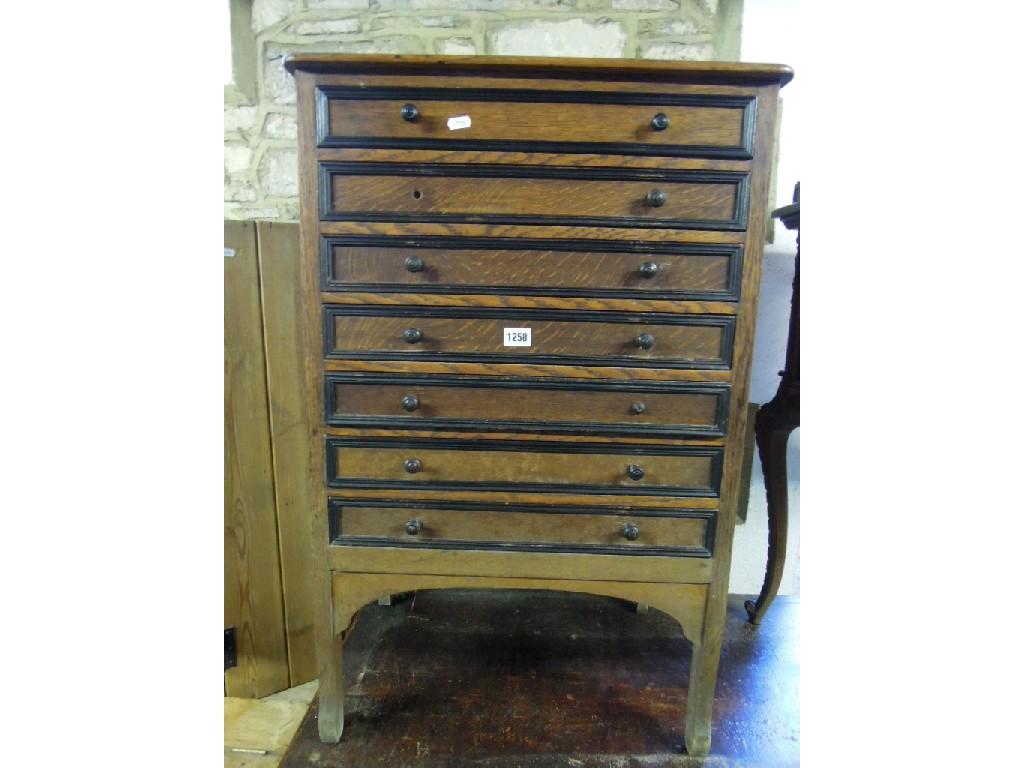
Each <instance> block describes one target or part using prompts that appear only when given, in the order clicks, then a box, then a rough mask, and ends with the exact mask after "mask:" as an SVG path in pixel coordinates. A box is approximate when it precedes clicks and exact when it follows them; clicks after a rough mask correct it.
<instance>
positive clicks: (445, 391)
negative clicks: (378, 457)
mask: <svg viewBox="0 0 1024 768" xmlns="http://www.w3.org/2000/svg"><path fill="white" fill-rule="evenodd" d="M728 395H729V387H728V386H722V385H714V384H675V383H672V384H667V383H645V384H638V383H621V382H592V381H561V382H559V381H554V382H553V381H544V380H531V379H504V378H494V377H459V376H444V375H436V376H429V377H422V376H388V375H378V374H361V373H330V372H328V373H327V374H325V398H324V399H325V404H326V420H327V423H328V424H329V425H331V426H353V427H358V426H379V427H387V428H396V429H423V428H437V429H467V430H473V431H481V430H484V431H486V430H494V431H502V432H508V431H530V432H542V433H560V432H561V433H566V432H568V433H602V432H604V433H610V434H634V435H641V436H645V435H652V434H662V435H666V436H673V437H678V436H683V435H693V436H700V437H721V436H723V435H724V434H725V429H726V413H727V408H728V402H729V400H728Z"/></svg>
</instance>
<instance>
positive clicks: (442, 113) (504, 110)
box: [328, 91, 743, 147]
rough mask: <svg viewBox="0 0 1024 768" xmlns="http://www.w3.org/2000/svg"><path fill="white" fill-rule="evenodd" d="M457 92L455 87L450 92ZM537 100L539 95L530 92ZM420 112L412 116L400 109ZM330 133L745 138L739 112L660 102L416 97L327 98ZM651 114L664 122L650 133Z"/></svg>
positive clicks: (669, 140) (591, 139)
mask: <svg viewBox="0 0 1024 768" xmlns="http://www.w3.org/2000/svg"><path fill="white" fill-rule="evenodd" d="M453 93H457V91H453ZM534 98H542V97H539V96H537V95H536V94H535V95H534ZM408 103H412V104H413V105H414V106H415V107H416V108H417V110H418V113H419V114H418V116H417V118H416V119H415V120H413V121H408V120H405V119H403V118H402V115H401V111H402V107H403V106H404V105H406V104H408ZM328 113H329V121H330V123H329V131H328V136H330V137H353V138H357V137H387V138H406V139H445V140H451V141H465V140H471V141H472V140H488V139H491V140H502V141H551V142H572V141H577V142H587V143H599V142H615V143H644V144H652V145H656V146H668V147H671V146H686V145H692V146H704V147H735V146H737V145H739V144H740V142H741V137H742V123H743V110H742V109H737V108H735V107H733V108H723V107H718V108H716V107H698V106H674V105H673V106H661V105H657V104H651V105H638V104H583V103H575V104H574V103H544V102H542V101H540V102H516V101H506V102H501V101H470V100H457V101H450V100H440V99H433V98H431V99H422V98H417V94H416V93H415V92H412V93H410V94H408V97H407V98H402V99H396V100H386V99H374V100H356V99H351V98H338V99H334V98H332V99H329V101H328ZM656 114H663V115H665V116H666V117H667V118H668V127H667V128H665V129H664V130H655V129H654V128H653V127H652V126H651V120H652V119H653V117H654V116H655V115H656ZM463 115H465V116H468V117H469V118H470V123H471V124H470V125H469V126H468V127H466V128H462V129H459V128H455V129H452V128H449V126H448V120H449V118H452V117H458V116H463Z"/></svg>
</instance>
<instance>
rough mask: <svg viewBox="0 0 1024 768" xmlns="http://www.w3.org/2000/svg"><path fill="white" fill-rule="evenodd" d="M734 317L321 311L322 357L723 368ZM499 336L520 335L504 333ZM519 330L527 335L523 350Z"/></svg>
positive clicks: (360, 308)
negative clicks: (322, 316)
mask: <svg viewBox="0 0 1024 768" xmlns="http://www.w3.org/2000/svg"><path fill="white" fill-rule="evenodd" d="M734 322H735V318H733V317H732V316H727V315H664V314H655V313H650V314H630V313H624V312H572V311H541V310H537V311H535V310H522V311H516V310H504V309H494V310H492V309H428V308H419V307H415V308H413V307H398V308H371V307H365V306H352V307H349V306H328V307H325V308H324V353H325V355H326V356H327V357H328V358H348V359H380V360H388V359H398V360H450V361H459V360H462V361H480V362H506V361H514V360H516V359H519V360H526V361H529V362H537V363H540V362H544V363H556V364H557V363H573V364H581V365H628V366H652V367H668V368H717V369H727V368H728V367H729V364H730V361H731V360H732V343H733V335H734V334H733V328H734ZM507 329H520V330H518V331H515V332H513V331H509V333H510V334H512V335H511V336H509V335H506V330H507ZM522 329H528V330H529V346H525V345H524V341H523V336H522V334H523V333H524V331H523V330H522Z"/></svg>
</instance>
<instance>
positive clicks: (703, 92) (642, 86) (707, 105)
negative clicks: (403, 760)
mask: <svg viewBox="0 0 1024 768" xmlns="http://www.w3.org/2000/svg"><path fill="white" fill-rule="evenodd" d="M285 66H286V67H287V68H288V70H289V71H290V72H291V73H292V74H293V75H294V76H295V78H296V81H297V86H298V99H299V124H300V137H299V143H300V153H299V163H300V174H299V178H300V192H301V201H302V202H301V206H302V207H301V237H302V247H301V254H302V255H301V279H302V280H303V281H304V285H303V286H302V290H301V297H302V298H301V307H300V312H301V318H300V319H301V331H302V337H303V338H302V343H303V345H304V354H303V356H302V360H303V365H304V374H305V386H306V406H307V409H308V413H307V416H308V422H309V424H311V425H313V426H312V429H311V430H310V434H309V454H310V460H309V467H310V476H309V478H308V482H309V485H310V489H311V490H310V494H311V498H312V499H313V500H314V502H313V503H314V507H315V516H314V520H315V523H314V526H313V528H314V530H313V537H314V538H313V549H312V551H311V563H310V565H311V569H312V572H313V574H314V584H315V589H316V593H315V595H314V603H315V605H316V609H315V614H316V627H317V629H316V646H317V651H318V657H319V664H320V667H321V682H320V705H319V707H320V708H319V716H318V723H319V725H318V727H319V731H320V737H321V739H322V740H323V741H325V742H335V741H337V740H338V739H340V738H341V735H342V728H343V725H344V695H343V686H342V672H341V670H342V641H343V639H344V635H345V633H346V631H347V630H348V629H349V627H350V625H351V622H352V620H353V617H354V616H355V614H356V613H357V612H358V611H359V609H360V608H361V607H362V606H364V605H366V604H368V603H370V602H372V601H376V600H381V599H387V597H388V596H390V595H392V594H396V593H400V592H408V591H413V590H427V589H448V588H467V587H470V588H481V589H549V590H565V591H570V592H582V593H590V594H597V595H608V596H612V597H617V598H621V599H624V600H628V601H632V602H635V603H637V604H641V605H649V606H652V607H654V608H657V609H660V610H662V611H664V612H665V613H667V614H669V615H670V616H672V617H673V618H674V619H675V620H677V621H678V622H679V624H680V625H681V626H682V629H683V632H684V633H685V635H686V637H687V638H688V639H689V640H690V641H691V642H692V643H693V660H692V664H691V674H690V680H689V691H688V694H687V699H686V723H685V735H686V748H687V751H688V752H689V754H691V755H706V754H708V751H709V749H710V746H711V707H712V701H713V698H714V692H715V681H716V676H717V671H718V659H719V653H720V649H721V643H722V633H723V627H724V620H725V606H726V591H727V587H728V583H729V563H730V554H731V544H732V537H733V528H734V525H735V515H736V500H737V497H738V494H739V492H740V488H739V483H740V469H741V464H742V458H743V436H744V434H745V430H746V425H745V421H746V418H747V407H746V403H747V391H748V386H749V382H750V362H751V347H752V344H753V339H754V320H755V311H756V305H757V291H758V285H759V281H760V273H761V255H762V243H763V242H764V240H765V234H766V226H767V215H768V211H767V208H768V186H769V175H770V160H771V157H772V142H773V138H774V126H775V114H776V107H777V101H778V93H779V89H780V88H781V87H782V86H783V85H784V84H785V83H787V82H788V81H789V80H790V79H791V78H792V72H791V70H790V69H789V68H788V67H784V66H779V65H755V64H730V63H710V62H702V63H689V62H687V63H675V62H673V63H668V62H641V61H624V60H597V59H594V60H590V59H587V60H584V59H540V58H512V57H455V58H447V57H432V56H347V55H320V54H308V55H296V56H291V57H288V58H287V59H286V64H285ZM623 661H624V663H628V660H623Z"/></svg>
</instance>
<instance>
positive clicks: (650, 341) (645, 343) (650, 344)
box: [406, 331, 654, 349]
mask: <svg viewBox="0 0 1024 768" xmlns="http://www.w3.org/2000/svg"><path fill="white" fill-rule="evenodd" d="M406 333H408V331H406ZM407 338H408V337H407ZM636 345H637V346H638V347H640V349H654V337H653V336H651V334H649V333H641V334H640V335H639V336H637V337H636Z"/></svg>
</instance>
